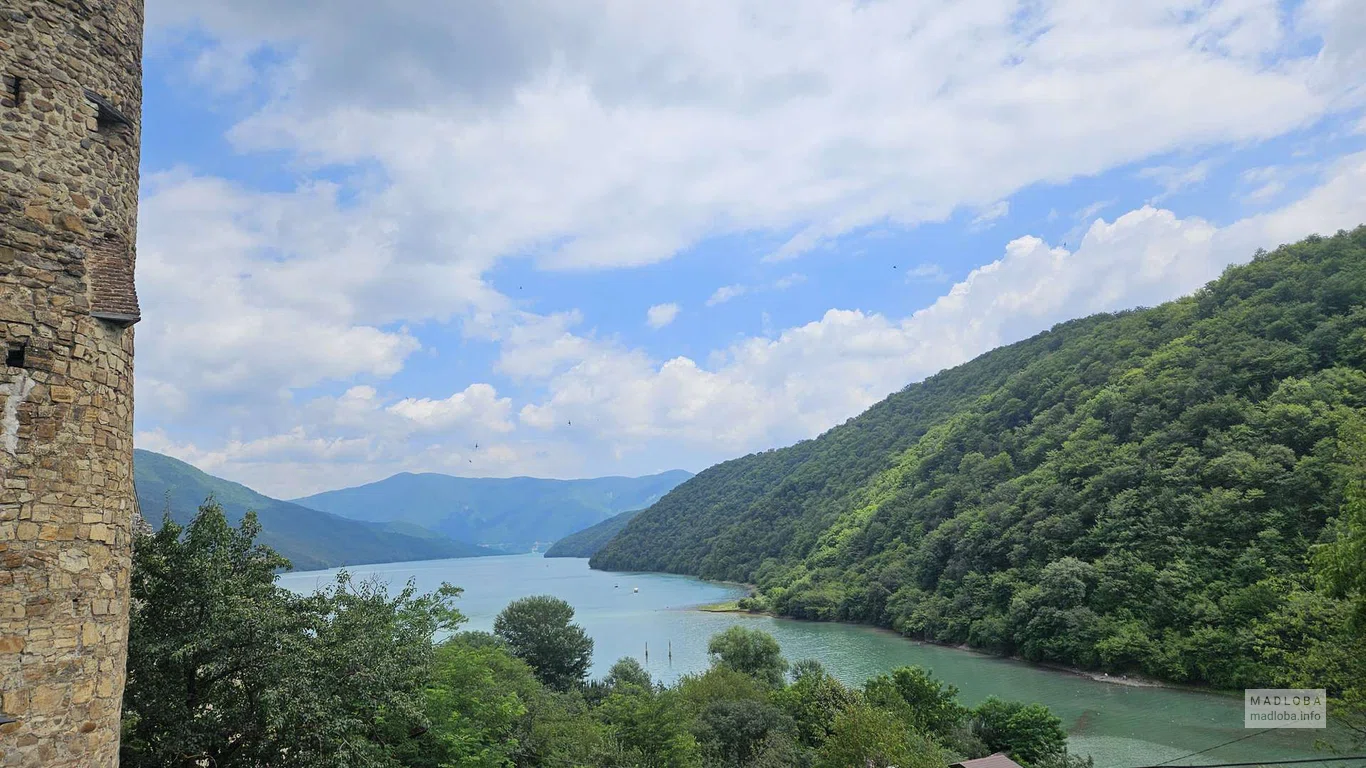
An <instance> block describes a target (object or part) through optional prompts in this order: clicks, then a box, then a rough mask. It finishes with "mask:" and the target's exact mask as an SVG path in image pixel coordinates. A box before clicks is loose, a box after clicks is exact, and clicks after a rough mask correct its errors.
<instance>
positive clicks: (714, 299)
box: [707, 285, 749, 307]
mask: <svg viewBox="0 0 1366 768" xmlns="http://www.w3.org/2000/svg"><path fill="white" fill-rule="evenodd" d="M748 292H749V288H747V287H745V286H743V285H723V286H721V287H720V288H717V289H716V290H715V291H713V292H712V294H711V297H710V298H708V299H707V306H709V307H714V306H716V305H717V304H725V303H726V302H728V301H730V300H731V299H733V298H736V297H737V296H743V295H745V294H746V293H748Z"/></svg>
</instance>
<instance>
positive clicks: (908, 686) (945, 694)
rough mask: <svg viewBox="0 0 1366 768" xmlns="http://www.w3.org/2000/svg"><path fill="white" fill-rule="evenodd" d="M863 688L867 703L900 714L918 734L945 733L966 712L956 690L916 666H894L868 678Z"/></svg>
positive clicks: (951, 728)
mask: <svg viewBox="0 0 1366 768" xmlns="http://www.w3.org/2000/svg"><path fill="white" fill-rule="evenodd" d="M863 690H864V695H865V696H866V697H867V699H868V702H869V703H871V704H873V705H874V706H878V707H882V708H884V709H888V710H891V711H894V712H898V713H901V715H902V717H903V719H905V721H906V722H907V724H908V725H910V727H911V728H913V729H915V730H916V731H919V732H920V733H927V734H936V735H940V736H942V735H945V734H947V733H949V732H950V731H951V730H953V728H954V727H955V726H956V725H957V724H958V723H959V721H961V720H962V719H963V716H964V715H965V714H967V711H966V710H965V709H963V707H961V706H959V704H958V689H957V688H955V687H953V686H952V685H945V684H944V683H941V682H940V681H938V680H936V679H935V678H934V676H933V675H931V674H930V673H929V672H926V671H925V670H924V669H921V668H920V667H915V666H909V667H898V668H897V669H895V670H892V673H891V674H890V675H878V676H877V677H873V678H870V679H869V680H868V681H867V682H866V683H864V685H863Z"/></svg>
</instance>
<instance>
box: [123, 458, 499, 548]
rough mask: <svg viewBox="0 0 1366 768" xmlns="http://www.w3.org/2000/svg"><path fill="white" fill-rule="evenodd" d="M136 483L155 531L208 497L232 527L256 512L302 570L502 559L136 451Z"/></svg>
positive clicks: (187, 516)
mask: <svg viewBox="0 0 1366 768" xmlns="http://www.w3.org/2000/svg"><path fill="white" fill-rule="evenodd" d="M133 481H134V484H135V485H136V486H137V494H138V503H139V505H140V506H141V507H142V516H143V517H144V518H146V520H147V522H148V523H151V524H152V525H153V526H154V527H157V528H160V527H161V522H162V518H163V515H164V513H165V512H166V511H167V510H169V511H170V513H171V519H172V520H175V521H176V522H177V523H182V524H183V523H187V522H189V521H190V520H191V519H193V518H194V515H195V513H196V511H198V509H199V505H200V504H202V503H203V502H204V499H206V498H208V497H209V496H210V495H212V496H213V497H214V498H215V499H216V500H217V501H218V503H219V504H220V505H222V507H223V511H224V512H225V513H226V514H227V516H228V520H229V521H230V522H232V523H237V522H238V521H240V520H241V519H242V516H243V515H244V514H246V512H247V510H254V511H255V512H256V516H257V519H258V520H259V521H260V523H261V536H260V541H261V542H262V543H264V544H268V545H269V546H270V547H271V548H273V549H274V550H275V551H277V552H279V553H280V554H282V555H284V556H285V557H287V558H289V560H290V562H292V563H293V564H294V567H295V569H297V570H315V569H319V568H334V567H337V566H342V565H357V564H361V563H388V562H399V561H404V560H438V559H443V558H448V557H475V556H479V555H498V554H503V552H502V551H501V550H498V549H493V548H487V547H477V546H475V545H473V544H467V543H464V542H461V541H453V540H451V539H449V538H447V537H445V536H442V535H440V534H437V533H433V532H432V531H429V530H426V529H424V528H422V527H420V526H416V525H410V524H407V523H403V522H399V521H390V522H381V523H375V522H364V521H357V520H351V519H347V518H345V517H341V516H339V515H334V514H330V513H328V512H320V511H318V510H316V509H309V508H307V507H304V506H301V505H299V504H291V503H290V502H287V501H280V500H279V499H272V498H270V497H269V496H264V495H262V494H259V493H257V492H256V491H253V490H251V489H250V488H248V487H246V486H244V485H241V484H239V483H234V482H231V481H228V480H224V479H222V478H218V477H214V476H213V475H209V474H206V473H204V472H201V471H199V470H198V469H195V468H194V467H192V466H190V465H189V464H186V463H185V462H183V461H179V460H177V459H173V458H171V457H170V456H163V455H161V454H159V453H152V452H151V451H141V450H138V451H134V452H133Z"/></svg>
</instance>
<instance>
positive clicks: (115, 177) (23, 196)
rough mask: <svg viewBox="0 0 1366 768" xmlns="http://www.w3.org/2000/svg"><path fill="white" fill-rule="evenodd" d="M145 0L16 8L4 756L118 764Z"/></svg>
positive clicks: (5, 268)
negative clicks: (143, 6)
mask: <svg viewBox="0 0 1366 768" xmlns="http://www.w3.org/2000/svg"><path fill="white" fill-rule="evenodd" d="M142 14H143V9H142V0H4V2H3V4H0V357H3V360H0V766H4V767H5V768H9V767H10V766H26V767H28V766H34V767H36V766H44V768H76V767H77V766H79V768H91V767H93V768H106V767H109V768H112V766H116V765H117V764H118V745H119V712H120V699H121V698H122V696H123V682H124V663H125V660H126V656H127V635H128V576H129V567H130V564H131V553H132V550H131V534H130V528H131V523H132V518H133V515H134V513H135V511H136V500H135V498H136V497H135V496H134V492H133V472H132V468H133V455H132V453H133V440H132V427H133V330H132V328H131V326H132V324H133V323H134V322H136V321H137V319H138V305H137V297H136V295H135V293H134V290H133V260H134V259H133V243H134V228H135V225H136V220H137V203H138V137H139V115H140V112H141V103H142Z"/></svg>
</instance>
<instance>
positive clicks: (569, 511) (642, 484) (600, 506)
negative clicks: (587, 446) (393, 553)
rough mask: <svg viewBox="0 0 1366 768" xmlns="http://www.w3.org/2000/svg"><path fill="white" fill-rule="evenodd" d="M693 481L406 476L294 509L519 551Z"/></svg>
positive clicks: (673, 474)
mask: <svg viewBox="0 0 1366 768" xmlns="http://www.w3.org/2000/svg"><path fill="white" fill-rule="evenodd" d="M690 477H692V473H690V472H685V471H683V470H672V471H669V472H663V473H661V474H657V475H649V476H646V477H599V478H592V479H587V480H542V479H537V478H531V477H512V478H468V477H452V476H450V475H438V474H409V473H403V474H398V475H394V476H393V477H390V478H388V479H386V480H380V481H379V482H376V483H370V484H368V485H362V486H358V487H355V488H345V489H342V490H337V491H327V492H326V493H319V494H316V495H313V496H307V497H304V498H302V499H295V500H294V503H295V504H299V505H302V506H305V507H310V508H312V509H320V510H323V511H325V512H331V513H333V514H336V515H341V516H342V517H346V518H350V519H353V520H373V521H378V522H386V523H409V524H413V525H419V526H422V527H423V528H427V529H429V530H432V531H435V532H437V533H440V534H442V535H445V536H448V537H450V538H452V539H455V540H457V541H470V542H475V543H479V544H489V545H497V546H503V547H507V548H512V549H521V548H529V547H530V546H531V545H533V544H535V543H537V542H550V541H555V540H557V539H560V538H562V537H564V536H567V535H568V534H571V533H574V532H576V531H580V530H583V529H584V528H587V527H589V526H592V525H595V524H597V523H600V522H602V521H604V520H606V519H608V518H610V517H613V516H614V515H618V514H620V513H622V512H625V511H627V510H634V509H643V508H644V507H648V506H650V505H651V504H653V503H654V502H656V501H658V500H659V499H661V498H663V497H664V495H665V494H666V493H668V492H669V491H671V490H673V489H674V487H676V486H678V485H679V484H680V483H683V482H684V481H686V480H687V479H688V478H690Z"/></svg>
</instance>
